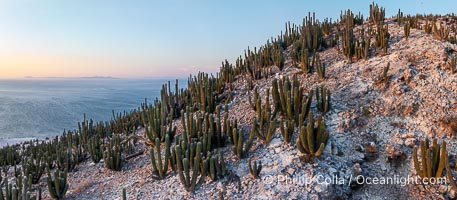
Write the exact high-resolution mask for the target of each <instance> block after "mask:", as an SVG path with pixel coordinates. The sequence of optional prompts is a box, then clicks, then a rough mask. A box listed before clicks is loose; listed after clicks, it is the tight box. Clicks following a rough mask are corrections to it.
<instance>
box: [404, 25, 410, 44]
mask: <svg viewBox="0 0 457 200" xmlns="http://www.w3.org/2000/svg"><path fill="white" fill-rule="evenodd" d="M403 32H404V33H405V38H406V40H408V38H409V34H410V32H411V24H409V22H405V25H404V26H403Z"/></svg>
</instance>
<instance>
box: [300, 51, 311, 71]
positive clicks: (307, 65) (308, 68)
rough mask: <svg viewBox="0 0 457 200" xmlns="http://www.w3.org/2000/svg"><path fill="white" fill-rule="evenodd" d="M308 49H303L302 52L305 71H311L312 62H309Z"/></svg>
mask: <svg viewBox="0 0 457 200" xmlns="http://www.w3.org/2000/svg"><path fill="white" fill-rule="evenodd" d="M308 54H309V52H308V49H303V50H302V54H301V67H302V70H303V72H304V73H310V72H311V65H310V64H311V63H310V62H309V58H308V57H309V56H308Z"/></svg>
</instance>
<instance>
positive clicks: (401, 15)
mask: <svg viewBox="0 0 457 200" xmlns="http://www.w3.org/2000/svg"><path fill="white" fill-rule="evenodd" d="M396 20H397V25H398V26H401V24H402V23H403V12H401V11H400V9H398V13H397V19H396Z"/></svg>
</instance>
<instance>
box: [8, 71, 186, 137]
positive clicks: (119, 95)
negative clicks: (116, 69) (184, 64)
mask: <svg viewBox="0 0 457 200" xmlns="http://www.w3.org/2000/svg"><path fill="white" fill-rule="evenodd" d="M167 81H168V79H108V78H102V79H94V78H77V79H76V78H75V79H59V78H49V79H35V78H31V79H18V80H0V138H3V139H5V138H46V137H50V136H55V135H58V134H61V133H62V132H63V130H64V129H67V130H68V129H71V130H73V129H76V128H77V122H78V121H82V120H83V116H84V113H85V114H86V117H87V118H92V119H93V120H94V121H107V120H110V119H111V117H112V111H113V110H114V111H115V112H123V111H124V110H125V111H130V110H132V109H136V108H138V107H139V106H140V104H141V103H142V102H144V99H145V98H147V99H148V101H149V102H152V100H153V99H155V98H156V97H158V96H159V95H160V89H161V87H162V84H164V83H166V82H167ZM174 82H175V81H174V79H173V80H171V83H172V87H171V88H172V90H173V88H174ZM179 83H180V86H182V85H185V83H187V81H185V80H180V82H179Z"/></svg>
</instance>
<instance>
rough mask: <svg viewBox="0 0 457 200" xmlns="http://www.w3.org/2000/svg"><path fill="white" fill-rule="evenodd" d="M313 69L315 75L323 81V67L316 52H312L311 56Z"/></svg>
mask: <svg viewBox="0 0 457 200" xmlns="http://www.w3.org/2000/svg"><path fill="white" fill-rule="evenodd" d="M313 68H314V69H315V70H316V72H317V75H318V76H319V78H320V79H321V80H324V79H325V66H324V65H322V62H321V59H320V57H319V53H318V52H314V56H313Z"/></svg>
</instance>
